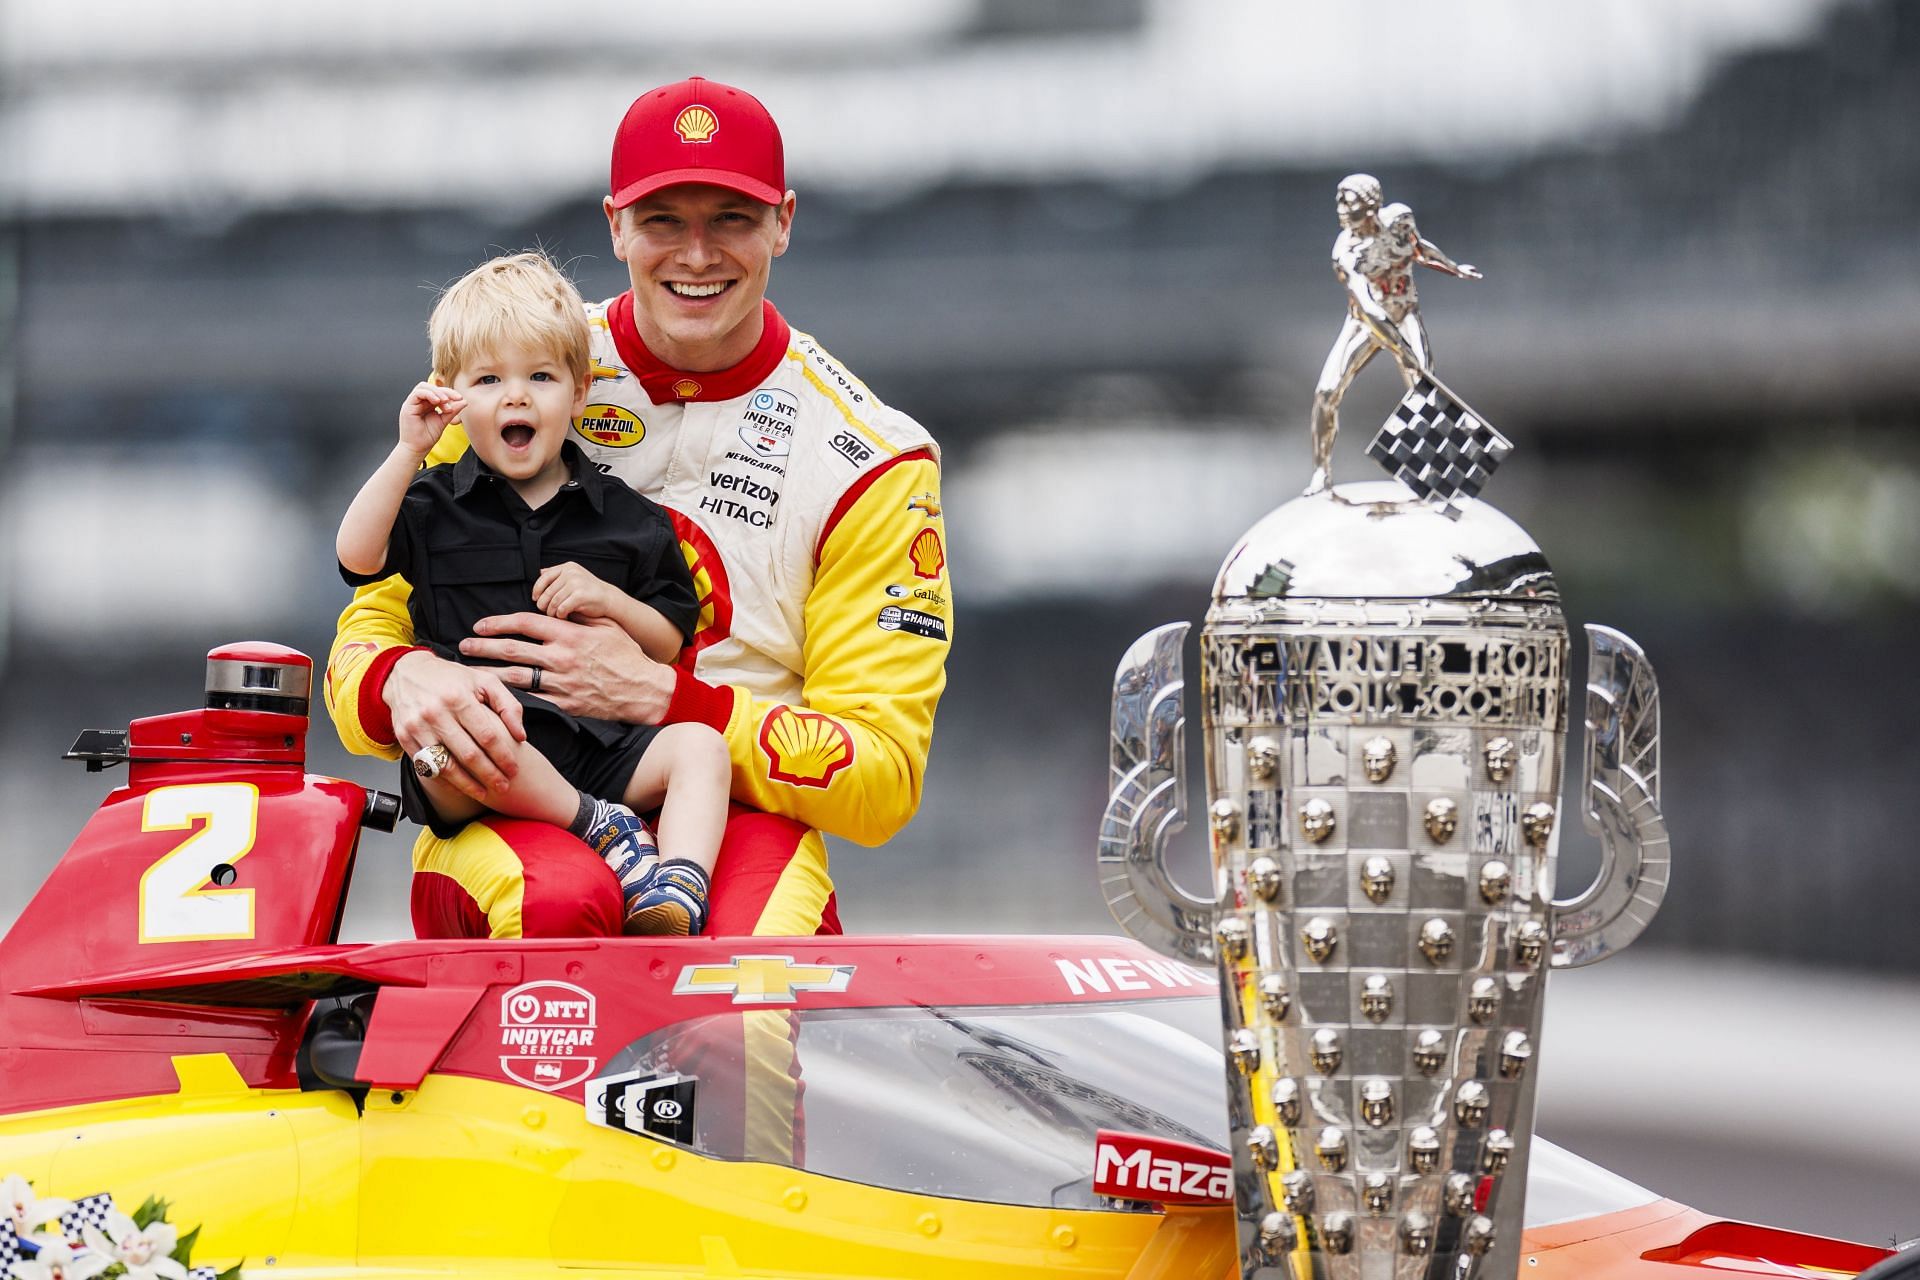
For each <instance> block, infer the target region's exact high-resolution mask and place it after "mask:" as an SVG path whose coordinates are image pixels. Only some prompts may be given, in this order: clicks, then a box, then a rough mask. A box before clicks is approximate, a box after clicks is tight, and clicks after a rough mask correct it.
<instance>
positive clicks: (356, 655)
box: [327, 640, 380, 704]
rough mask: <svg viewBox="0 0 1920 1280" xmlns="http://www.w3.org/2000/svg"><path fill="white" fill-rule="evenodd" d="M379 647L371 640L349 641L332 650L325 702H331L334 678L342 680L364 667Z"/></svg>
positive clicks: (328, 666) (328, 665)
mask: <svg viewBox="0 0 1920 1280" xmlns="http://www.w3.org/2000/svg"><path fill="white" fill-rule="evenodd" d="M379 648H380V646H379V645H377V644H375V643H374V642H373V641H371V640H350V641H348V642H347V643H346V644H343V645H341V646H340V647H339V648H338V649H336V650H334V653H333V661H331V662H329V663H328V664H327V702H328V703H329V704H331V703H332V702H333V691H334V677H335V676H336V675H337V676H338V677H339V678H340V679H342V680H344V679H346V678H347V676H348V675H349V674H350V673H352V672H353V671H354V670H355V669H357V668H359V667H361V666H364V665H365V664H366V662H367V659H368V658H370V657H372V656H373V655H374V653H376V652H378V650H379Z"/></svg>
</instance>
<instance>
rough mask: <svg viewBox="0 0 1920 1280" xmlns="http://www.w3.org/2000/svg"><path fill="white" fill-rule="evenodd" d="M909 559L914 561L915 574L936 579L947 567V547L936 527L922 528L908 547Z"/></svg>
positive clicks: (918, 576) (917, 576) (919, 576)
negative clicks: (941, 540)
mask: <svg viewBox="0 0 1920 1280" xmlns="http://www.w3.org/2000/svg"><path fill="white" fill-rule="evenodd" d="M907 559H908V560H910V561H912V562H913V576H914V577H916V578H926V579H928V580H935V579H938V578H939V577H940V571H941V570H942V569H944V568H946V567H947V549H946V547H945V546H943V545H942V544H941V542H940V534H939V532H938V531H937V530H934V529H922V530H921V531H920V533H919V535H918V536H917V537H915V538H914V540H913V542H912V544H911V545H909V546H908V547H907Z"/></svg>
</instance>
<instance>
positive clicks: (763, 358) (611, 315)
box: [607, 289, 792, 404]
mask: <svg viewBox="0 0 1920 1280" xmlns="http://www.w3.org/2000/svg"><path fill="white" fill-rule="evenodd" d="M760 308H761V311H760V314H761V317H762V319H763V320H764V324H763V325H762V327H761V330H760V341H759V342H758V343H757V344H755V346H754V348H753V350H752V351H750V352H748V353H747V358H746V359H744V360H742V361H741V362H740V363H739V364H736V365H734V366H733V367H732V368H730V369H718V370H715V371H714V372H712V373H689V372H687V371H686V370H684V369H676V368H674V367H673V366H672V365H670V364H668V363H667V362H666V361H664V360H662V359H661V358H660V357H659V356H656V355H655V354H653V352H651V351H649V350H647V344H646V343H644V342H642V341H641V340H640V331H639V330H638V329H637V328H635V327H634V324H633V290H631V289H629V290H627V291H626V292H625V293H623V294H621V295H620V296H619V297H617V298H615V299H614V300H613V301H612V302H611V303H610V304H608V306H607V327H608V330H609V331H610V332H611V333H612V334H613V347H614V350H616V351H618V352H619V353H620V361H621V363H623V364H625V365H626V366H627V371H628V372H629V373H631V374H633V376H634V377H635V378H637V379H639V381H640V386H641V389H642V390H644V391H645V392H646V393H647V399H649V400H651V401H653V402H654V403H655V404H684V403H686V402H687V401H689V400H731V399H733V398H734V397H735V396H742V395H745V394H746V393H747V392H749V391H751V390H753V389H754V388H755V387H757V386H759V385H760V384H761V383H762V382H765V381H766V380H767V375H768V374H770V373H772V372H773V371H774V370H775V369H776V368H778V367H779V364H780V361H781V360H783V359H785V358H786V354H787V339H788V337H789V336H790V335H791V332H792V330H791V329H790V328H789V326H788V325H787V321H786V318H785V317H783V316H782V315H781V314H780V313H779V312H778V311H776V310H774V306H773V304H772V303H771V302H768V301H767V300H766V299H764V298H762V299H761V300H760Z"/></svg>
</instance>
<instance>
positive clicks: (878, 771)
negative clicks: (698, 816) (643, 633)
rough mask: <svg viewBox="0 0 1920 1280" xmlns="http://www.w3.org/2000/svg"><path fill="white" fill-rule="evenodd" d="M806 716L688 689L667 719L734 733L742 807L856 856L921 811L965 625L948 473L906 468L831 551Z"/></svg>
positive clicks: (871, 494) (815, 596)
mask: <svg viewBox="0 0 1920 1280" xmlns="http://www.w3.org/2000/svg"><path fill="white" fill-rule="evenodd" d="M805 619H806V628H807V632H806V636H807V638H806V645H805V649H804V653H803V663H804V670H803V672H802V692H801V703H802V705H800V706H789V705H787V704H785V703H778V702H770V701H765V700H756V699H755V698H753V697H752V696H750V695H749V694H748V693H747V691H746V690H745V689H742V688H739V687H737V686H722V687H719V688H714V687H713V686H707V685H703V684H701V683H700V682H699V681H696V680H693V679H692V678H691V677H687V676H684V675H683V676H682V677H681V688H680V690H679V691H678V692H677V693H676V695H675V699H674V707H673V708H672V709H671V710H670V711H669V713H668V719H669V720H673V719H702V720H706V721H707V722H708V723H711V724H713V725H714V726H715V727H716V728H720V727H722V725H723V724H724V728H723V729H722V731H723V732H724V733H725V734H726V737H727V743H728V746H729V747H730V748H731V750H732V756H733V795H734V798H735V799H736V800H740V801H743V802H745V803H747V804H750V805H753V806H755V807H756V808H759V809H763V810H766V811H767V812H769V813H778V814H783V815H785V816H787V817H791V818H796V819H798V820H799V821H801V822H804V823H806V824H807V825H808V826H810V827H815V828H818V829H819V830H822V831H825V832H828V833H830V834H832V835H837V836H842V837H845V838H846V839H848V840H852V841H854V842H856V843H858V844H865V845H874V844H879V843H881V842H882V841H884V840H886V839H887V838H889V837H890V836H892V835H893V834H894V833H895V832H897V831H899V830H900V828H902V827H904V826H905V825H906V824H907V820H908V819H910V818H911V817H913V815H914V811H915V810H916V809H918V808H919V807H920V786H921V781H922V778H923V776H924V774H925V772H926V764H927V749H928V746H929V744H930V743H931V742H932V739H933V713H934V709H935V708H936V707H937V706H938V705H939V702H940V694H941V691H942V690H944V689H945V688H946V684H947V671H946V662H947V649H948V647H949V645H950V643H951V635H950V632H951V627H952V621H953V604H952V593H951V590H950V588H949V585H948V578H947V565H946V528H945V523H944V521H943V520H942V518H941V515H940V469H939V464H938V463H936V462H935V461H934V460H933V459H932V458H929V457H926V456H924V455H908V456H905V457H903V458H901V459H900V460H899V461H897V462H895V463H893V464H891V465H890V466H888V467H887V469H886V470H884V471H882V472H881V473H880V474H879V475H878V477H877V478H875V479H874V480H873V482H872V483H871V484H870V485H869V486H868V487H867V489H866V491H865V492H864V493H862V494H861V495H860V496H859V497H858V498H856V499H855V500H854V502H853V505H852V506H851V507H849V508H848V509H847V511H846V512H845V513H844V514H843V515H842V516H841V518H840V521H839V523H838V524H837V525H835V526H833V527H832V528H831V529H830V530H829V531H828V534H827V537H826V540H825V542H824V543H823V544H822V545H821V548H820V554H819V560H818V563H817V565H816V568H815V572H814V581H813V589H812V590H811V591H810V592H809V593H808V595H807V600H806V608H805Z"/></svg>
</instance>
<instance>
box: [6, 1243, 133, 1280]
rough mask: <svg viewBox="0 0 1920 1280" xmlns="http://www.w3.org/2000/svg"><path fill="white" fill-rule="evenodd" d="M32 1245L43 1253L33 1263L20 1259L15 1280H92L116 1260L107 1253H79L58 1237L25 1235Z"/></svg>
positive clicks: (14, 1266)
mask: <svg viewBox="0 0 1920 1280" xmlns="http://www.w3.org/2000/svg"><path fill="white" fill-rule="evenodd" d="M22 1238H23V1239H25V1240H26V1242H27V1243H28V1244H31V1245H34V1246H36V1247H37V1248H38V1249H39V1250H40V1252H39V1253H38V1254H36V1255H35V1256H34V1257H33V1259H32V1260H31V1261H29V1260H27V1259H24V1258H22V1259H19V1260H17V1261H15V1263H14V1264H13V1275H14V1280H92V1278H93V1277H94V1276H97V1275H99V1274H100V1273H101V1272H102V1271H105V1270H106V1269H107V1268H108V1267H110V1266H112V1265H113V1259H112V1258H110V1257H108V1256H107V1255H106V1254H104V1253H95V1252H91V1251H89V1252H86V1253H82V1254H77V1255H76V1254H75V1253H74V1251H73V1247H72V1246H71V1245H69V1244H68V1243H67V1242H66V1241H65V1240H62V1239H60V1238H59V1237H58V1236H25V1237H22Z"/></svg>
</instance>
